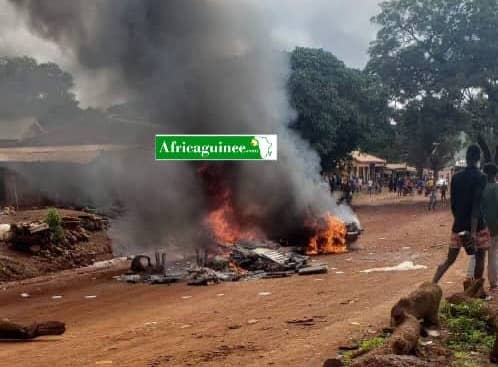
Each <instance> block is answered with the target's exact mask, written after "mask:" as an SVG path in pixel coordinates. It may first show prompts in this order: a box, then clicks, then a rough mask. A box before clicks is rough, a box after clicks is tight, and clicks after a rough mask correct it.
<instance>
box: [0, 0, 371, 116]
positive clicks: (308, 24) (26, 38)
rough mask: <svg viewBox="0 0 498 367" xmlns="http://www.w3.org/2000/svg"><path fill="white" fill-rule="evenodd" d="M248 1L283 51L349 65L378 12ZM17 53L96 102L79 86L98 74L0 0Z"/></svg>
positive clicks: (328, 0) (355, 6) (0, 50)
mask: <svg viewBox="0 0 498 367" xmlns="http://www.w3.org/2000/svg"><path fill="white" fill-rule="evenodd" d="M70 1H73V0H70ZM82 1H83V0H82ZM230 1H232V0H230ZM233 1H237V0H233ZM253 1H254V2H255V3H257V4H258V6H260V7H262V8H263V9H264V10H265V12H267V13H268V14H269V17H270V19H271V23H272V28H273V29H272V35H273V38H274V39H275V40H276V41H277V43H276V44H278V45H279V46H278V47H280V48H284V49H287V50H291V49H293V48H294V47H296V46H305V47H317V48H323V49H326V50H328V51H331V52H332V53H333V54H335V55H336V56H337V57H338V58H339V59H341V60H342V61H344V62H345V63H346V65H348V66H350V67H355V68H362V67H364V66H365V64H366V62H367V60H368V55H367V50H368V45H369V42H370V41H372V40H373V39H374V38H375V34H376V28H375V26H374V25H372V24H371V22H370V18H371V17H372V16H374V15H376V14H377V13H378V11H379V7H378V3H379V2H380V1H379V0H253ZM23 55H28V56H31V57H34V58H35V59H37V60H38V61H39V62H47V61H53V62H56V63H58V64H59V65H60V66H61V67H62V68H63V69H64V70H67V71H69V72H71V73H72V74H73V76H74V78H75V82H76V90H75V91H76V94H77V95H78V97H79V98H80V100H81V102H82V105H87V106H88V105H90V106H92V105H97V104H98V100H99V98H96V99H88V98H86V95H85V93H83V92H82V91H84V90H86V89H87V88H89V87H91V85H93V84H94V83H95V81H98V79H99V78H103V76H102V75H97V74H89V73H90V72H89V71H85V70H81V68H79V67H78V65H76V63H75V61H74V57H73V55H71V54H70V52H69V51H68V50H62V49H60V48H59V47H58V46H56V45H55V44H53V43H51V42H49V41H46V40H43V39H41V38H40V37H38V36H36V35H34V34H33V33H31V32H30V31H29V29H28V28H27V27H26V25H25V23H24V21H23V20H22V19H20V18H19V16H18V14H16V12H15V11H14V9H13V8H12V6H11V5H10V4H9V3H8V2H7V0H0V56H23ZM93 95H94V96H95V93H94V94H93Z"/></svg>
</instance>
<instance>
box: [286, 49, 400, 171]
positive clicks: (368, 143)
mask: <svg viewBox="0 0 498 367" xmlns="http://www.w3.org/2000/svg"><path fill="white" fill-rule="evenodd" d="M290 60H291V76H290V80H289V92H290V97H291V103H292V106H293V107H294V108H295V109H296V111H297V113H298V116H297V119H296V121H295V122H294V123H293V125H292V127H293V128H295V129H296V130H298V131H299V132H300V134H301V135H302V136H303V137H304V138H305V139H307V140H308V141H309V142H310V143H311V145H312V146H313V147H314V148H315V149H316V150H317V152H318V153H319V155H320V157H321V159H322V166H323V167H324V168H326V169H330V168H333V167H335V165H336V163H337V162H338V161H339V160H342V159H344V158H345V157H347V155H348V154H349V153H350V152H351V151H353V150H355V149H357V148H358V147H360V146H362V145H363V146H364V147H366V148H367V149H368V150H369V151H370V152H373V153H378V152H380V151H382V150H383V149H384V148H385V147H386V146H388V145H387V144H385V142H386V141H387V140H388V139H390V138H393V137H394V133H393V131H392V126H391V125H390V123H389V117H390V115H389V108H388V104H387V94H386V93H385V92H384V91H383V89H382V88H381V87H380V84H379V83H378V82H377V79H376V78H375V77H368V76H367V75H365V74H364V73H362V72H361V71H359V70H355V69H350V68H347V67H346V66H345V65H344V63H343V62H341V61H340V60H338V59H337V58H336V57H335V56H334V55H332V54H331V53H329V52H326V51H324V50H321V49H309V48H297V49H296V50H294V51H293V52H292V54H291V58H290Z"/></svg>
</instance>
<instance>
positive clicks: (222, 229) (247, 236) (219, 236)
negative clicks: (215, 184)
mask: <svg viewBox="0 0 498 367" xmlns="http://www.w3.org/2000/svg"><path fill="white" fill-rule="evenodd" d="M220 199H221V206H220V207H218V208H217V209H215V210H213V211H211V213H209V215H208V217H207V218H206V224H207V226H208V228H210V230H211V232H212V233H213V236H214V238H215V240H216V241H217V242H219V243H221V244H226V245H229V244H235V243H237V242H238V241H240V240H255V239H262V238H263V236H262V234H261V233H260V231H258V230H256V229H245V228H242V227H241V225H240V224H239V223H238V221H237V216H236V214H235V209H234V208H233V205H232V198H231V192H230V190H225V191H224V192H223V194H222V195H220Z"/></svg>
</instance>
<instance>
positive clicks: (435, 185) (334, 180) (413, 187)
mask: <svg viewBox="0 0 498 367" xmlns="http://www.w3.org/2000/svg"><path fill="white" fill-rule="evenodd" d="M324 178H325V180H326V181H327V183H328V185H329V187H330V191H331V192H332V193H340V199H339V201H340V202H347V203H348V204H351V202H352V199H353V194H355V193H360V192H363V193H366V194H368V195H370V196H372V195H374V194H380V193H382V192H383V191H384V189H387V190H389V192H391V193H397V195H398V196H399V197H403V196H408V195H414V194H415V193H418V194H419V195H423V194H425V196H426V197H428V198H429V210H431V211H432V210H435V209H436V205H437V203H438V201H440V202H442V203H445V202H447V192H448V182H449V177H448V176H447V177H444V178H443V177H441V178H440V179H439V180H438V181H437V182H436V181H435V180H434V178H432V177H430V176H424V177H421V178H417V177H413V176H410V175H397V176H391V177H390V178H382V177H376V179H375V180H373V179H372V178H369V179H367V180H364V179H363V178H361V177H355V176H353V177H350V176H340V175H338V174H334V175H330V176H325V177H324ZM438 194H439V198H438Z"/></svg>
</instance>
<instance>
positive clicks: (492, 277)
mask: <svg viewBox="0 0 498 367" xmlns="http://www.w3.org/2000/svg"><path fill="white" fill-rule="evenodd" d="M497 244H498V236H494V237H491V241H490V246H489V250H488V280H489V285H490V287H491V288H496V285H497V284H496V283H497V278H498V274H497V269H496V247H497Z"/></svg>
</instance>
